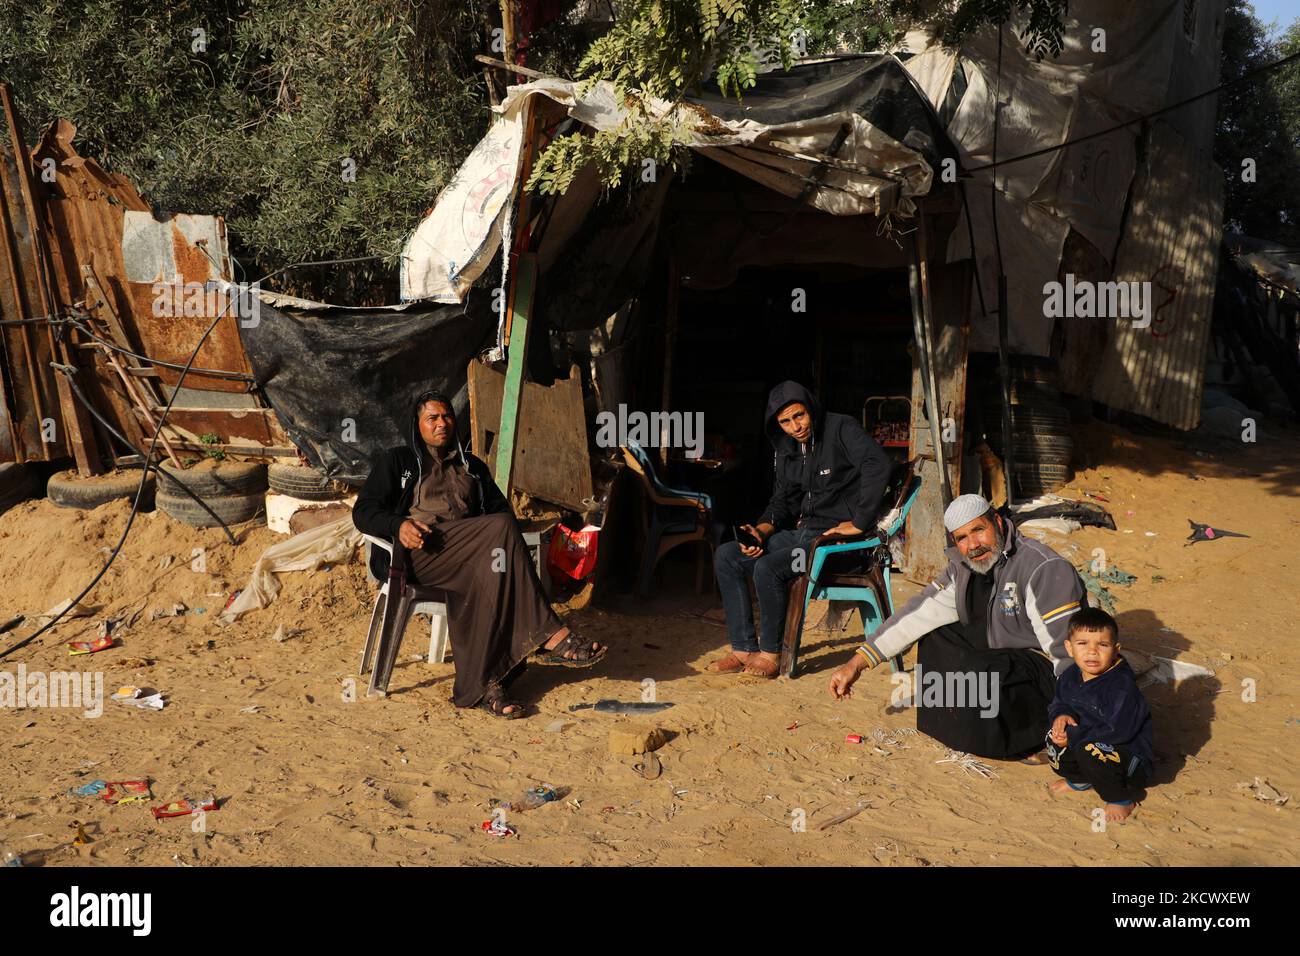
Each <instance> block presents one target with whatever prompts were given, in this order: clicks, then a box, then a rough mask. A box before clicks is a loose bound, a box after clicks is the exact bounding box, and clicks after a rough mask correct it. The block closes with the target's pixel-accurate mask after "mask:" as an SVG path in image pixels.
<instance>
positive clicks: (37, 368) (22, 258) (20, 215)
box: [0, 86, 66, 461]
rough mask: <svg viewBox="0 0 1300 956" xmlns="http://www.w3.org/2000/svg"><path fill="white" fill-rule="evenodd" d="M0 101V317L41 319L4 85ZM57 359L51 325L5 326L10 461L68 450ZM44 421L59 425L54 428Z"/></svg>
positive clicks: (0, 440) (5, 451)
mask: <svg viewBox="0 0 1300 956" xmlns="http://www.w3.org/2000/svg"><path fill="white" fill-rule="evenodd" d="M0 101H2V103H3V112H4V119H5V130H4V135H3V137H0V319H4V320H7V321H14V320H23V319H34V318H40V317H43V316H46V315H48V314H49V312H50V302H49V291H50V290H49V289H48V287H47V285H46V282H47V276H46V270H45V262H44V259H43V257H42V251H41V244H40V236H39V225H38V223H37V221H36V213H35V205H34V202H33V199H32V191H31V180H30V169H29V167H28V158H27V152H26V149H25V147H24V145H23V142H22V136H21V134H20V132H19V129H18V120H17V116H16V115H15V113H14V111H13V107H12V103H11V102H10V99H9V89H8V87H7V86H0ZM55 358H56V355H55V351H54V346H53V340H52V338H51V336H50V332H49V327H48V326H45V325H40V324H24V325H6V326H3V327H0V359H3V363H2V364H3V377H4V383H3V384H4V396H3V398H4V401H3V408H4V417H5V421H4V423H3V425H4V428H3V433H4V434H3V435H2V436H0V457H3V459H4V460H6V461H38V460H42V459H44V460H48V459H51V458H57V457H59V456H60V455H62V454H64V453H65V450H66V446H65V443H64V441H63V437H64V428H63V427H62V424H63V423H62V410H61V408H60V396H59V393H58V390H57V388H56V386H55V383H54V375H55V373H54V371H53V370H52V369H51V368H50V362H51V361H52V360H54V359H55ZM47 423H49V424H52V425H53V426H54V430H53V433H52V434H51V433H50V432H49V431H48V430H47V429H46V428H45V425H46V424H47ZM43 439H49V440H48V441H47V440H43Z"/></svg>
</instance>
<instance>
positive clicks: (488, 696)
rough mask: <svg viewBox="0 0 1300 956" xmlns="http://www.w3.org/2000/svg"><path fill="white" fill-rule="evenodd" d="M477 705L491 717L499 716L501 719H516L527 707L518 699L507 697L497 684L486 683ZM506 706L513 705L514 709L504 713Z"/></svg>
mask: <svg viewBox="0 0 1300 956" xmlns="http://www.w3.org/2000/svg"><path fill="white" fill-rule="evenodd" d="M477 706H478V708H479V710H486V711H487V712H488V713H489V714H491V715H492V716H493V717H500V718H502V719H503V720H517V719H519V718H520V717H522V716H524V711H525V710H527V709H528V708H527V707H526V706H525V705H523V704H521V703H519V701H517V700H511V699H510V698H509V697H507V696H506V692H505V691H504V690H502V689H501V688H500V686H498V685H497V684H489V685H488V688H487V690H486V691H484V692H483V699H482V700H480V701H479V702H478V705H477ZM507 707H513V708H514V710H512V711H510V712H509V713H506V708H507Z"/></svg>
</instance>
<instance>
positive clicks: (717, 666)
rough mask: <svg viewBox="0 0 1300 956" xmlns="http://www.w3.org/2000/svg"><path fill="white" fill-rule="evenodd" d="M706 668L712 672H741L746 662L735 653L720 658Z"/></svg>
mask: <svg viewBox="0 0 1300 956" xmlns="http://www.w3.org/2000/svg"><path fill="white" fill-rule="evenodd" d="M704 669H705V670H706V671H708V672H709V673H710V674H739V673H740V672H741V671H743V670H744V669H745V662H744V661H742V660H741V659H740V658H739V657H737V656H736V655H735V654H734V653H733V654H728V655H727V656H726V657H720V658H718V659H717V660H716V661H714V662H713V663H711V664H709V665H708V666H707V667H705V668H704Z"/></svg>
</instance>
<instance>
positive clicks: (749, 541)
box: [731, 525, 763, 548]
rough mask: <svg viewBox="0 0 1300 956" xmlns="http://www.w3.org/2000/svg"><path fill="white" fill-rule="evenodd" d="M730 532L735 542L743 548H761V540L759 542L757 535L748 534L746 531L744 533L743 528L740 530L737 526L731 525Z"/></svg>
mask: <svg viewBox="0 0 1300 956" xmlns="http://www.w3.org/2000/svg"><path fill="white" fill-rule="evenodd" d="M731 530H732V532H733V533H734V534H735V536H736V541H737V542H739V543H740V544H742V545H744V546H745V547H747V548H761V547H762V546H763V542H762V540H760V539H759V537H758V536H757V535H753V534H750V533H749V532H748V531H746V530H745V529H744V528H741V527H740V526H739V525H732V526H731Z"/></svg>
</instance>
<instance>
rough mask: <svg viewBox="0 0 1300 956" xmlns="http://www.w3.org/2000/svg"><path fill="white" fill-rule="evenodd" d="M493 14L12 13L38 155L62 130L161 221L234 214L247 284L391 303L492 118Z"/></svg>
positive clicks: (357, 6)
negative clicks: (446, 187)
mask: <svg viewBox="0 0 1300 956" xmlns="http://www.w3.org/2000/svg"><path fill="white" fill-rule="evenodd" d="M493 16H496V17H498V18H499V9H498V7H497V4H496V3H495V2H494V0H459V2H457V3H442V2H437V0H367V2H365V3H356V2H354V0H312V2H310V3H300V2H296V0H255V2H254V0H130V2H127V0H0V23H3V24H4V27H3V28H0V78H2V79H4V80H7V81H8V82H9V83H11V84H12V86H13V93H14V97H15V100H16V103H17V107H18V110H19V113H20V115H21V117H22V119H23V121H24V125H25V133H26V136H27V138H28V140H29V141H31V140H34V139H35V137H36V135H37V134H38V133H39V131H40V128H41V127H43V126H44V125H45V124H46V123H47V122H49V121H50V120H52V119H54V118H55V117H60V116H61V117H65V118H67V119H69V120H71V121H72V122H73V123H75V124H76V126H77V128H78V136H77V143H76V145H77V148H78V150H79V151H80V152H81V153H82V155H85V156H89V157H93V158H95V159H96V160H97V161H98V162H100V163H101V164H102V165H103V166H105V167H106V168H107V169H110V170H112V171H114V172H118V173H121V174H123V175H125V176H126V177H128V178H129V179H130V180H131V181H132V182H133V183H134V184H135V186H136V187H137V189H139V190H140V192H141V194H142V195H143V196H144V197H145V199H146V200H148V201H149V202H150V204H151V205H152V206H153V207H154V208H155V209H157V210H166V211H177V212H192V213H207V214H215V215H221V216H224V217H225V219H226V222H227V227H228V231H229V235H230V237H231V243H232V251H233V252H234V254H235V256H236V257H237V259H239V260H240V262H241V265H242V266H243V269H244V272H245V275H244V276H243V277H245V278H248V279H255V278H258V277H259V276H261V275H264V274H266V273H268V272H271V271H273V270H277V269H281V268H283V267H285V266H288V265H290V264H292V263H298V262H302V261H311V260H322V259H348V258H359V257H377V258H376V259H373V260H371V261H368V262H362V263H359V264H354V265H349V266H347V267H344V268H340V267H337V266H323V267H315V268H306V269H304V268H295V269H292V270H291V271H289V272H286V273H283V274H282V275H281V276H279V277H278V278H277V280H276V283H275V284H276V285H277V286H278V287H280V288H286V289H292V290H294V291H298V292H300V293H301V294H305V295H314V296H317V297H337V298H343V299H349V300H352V301H376V300H379V299H384V298H391V297H392V295H393V294H394V291H395V290H394V288H393V286H392V277H393V275H394V268H393V265H394V263H395V262H396V257H397V255H398V253H399V251H400V249H401V246H402V242H403V239H404V237H405V235H406V234H407V233H408V232H409V231H410V229H411V228H412V226H413V225H414V224H415V223H416V222H417V221H418V220H419V218H420V217H421V215H422V214H423V212H424V211H425V210H426V209H427V208H428V207H429V206H430V205H431V204H432V201H433V198H434V197H435V196H436V195H437V193H438V190H439V189H440V188H441V186H442V185H443V184H444V183H445V182H446V181H447V180H448V179H449V178H450V176H451V175H452V174H453V173H454V172H455V170H456V168H457V166H458V165H459V164H460V162H461V161H462V160H463V159H464V157H465V156H466V155H467V153H468V152H469V150H470V149H472V148H473V145H474V143H476V142H477V141H478V139H479V138H480V137H481V136H482V135H483V133H484V132H485V131H486V129H487V126H488V123H489V121H490V113H489V110H488V101H487V87H486V84H485V83H484V79H483V74H482V69H481V67H480V66H478V65H477V64H475V63H474V60H473V57H474V55H475V54H476V53H485V52H487V51H488V44H489V40H490V33H491V29H492V27H493V25H494V24H497V23H499V19H497V20H493Z"/></svg>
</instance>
